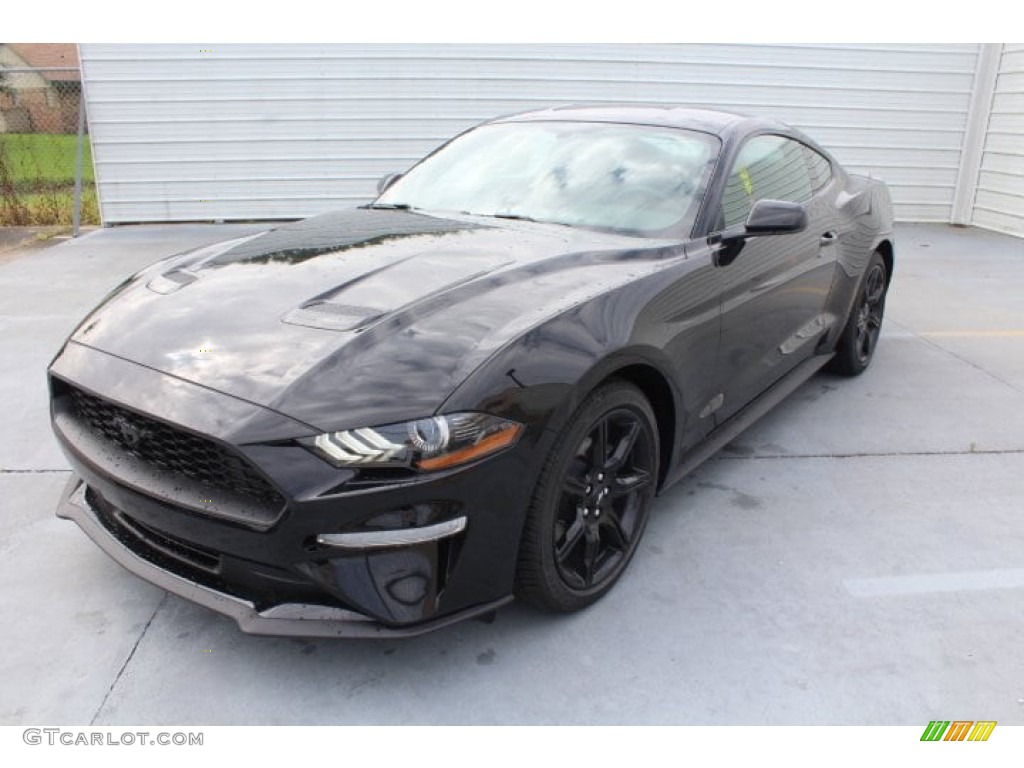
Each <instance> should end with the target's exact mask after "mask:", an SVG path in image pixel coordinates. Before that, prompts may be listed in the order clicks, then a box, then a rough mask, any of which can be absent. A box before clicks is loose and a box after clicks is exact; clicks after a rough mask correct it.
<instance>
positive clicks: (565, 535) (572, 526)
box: [517, 382, 658, 612]
mask: <svg viewBox="0 0 1024 768" xmlns="http://www.w3.org/2000/svg"><path fill="white" fill-rule="evenodd" d="M657 479H658V437H657V427H656V426H655V419H654V415H653V413H652V411H651V407H650V405H649V404H648V402H647V400H646V399H645V398H644V396H643V394H642V393H641V392H640V391H639V390H638V389H636V388H635V387H633V386H632V385H630V384H627V383H625V382H612V383H610V384H607V385H605V386H603V387H601V388H600V389H598V390H596V391H595V392H594V393H593V394H591V395H590V397H588V398H587V400H586V401H584V403H583V404H582V405H581V406H580V408H579V410H578V411H577V413H576V416H575V418H574V419H573V421H572V422H571V423H570V424H569V425H568V427H567V428H566V429H565V431H564V432H563V433H562V435H561V436H560V439H559V441H558V442H557V443H556V445H555V447H554V448H553V449H552V454H551V457H550V460H549V462H548V464H547V466H546V467H545V469H544V471H543V473H542V476H541V479H540V482H539V483H538V485H537V491H536V495H535V498H534V501H533V504H532V506H531V510H530V514H529V517H528V519H527V522H526V525H525V527H524V533H523V541H522V545H521V547H520V557H519V573H518V577H517V594H518V595H519V596H520V597H522V598H524V599H526V600H527V601H528V602H531V603H533V604H534V605H536V606H538V607H541V608H544V609H547V610H551V611H558V612H569V611H574V610H579V609H580V608H584V607H586V606H587V605H590V604H591V603H593V602H594V601H595V600H597V599H598V598H599V597H601V596H602V595H603V594H604V593H606V592H607V591H608V590H609V589H610V588H611V587H612V585H613V584H614V583H615V582H616V581H617V580H618V578H619V576H620V575H621V574H622V572H623V570H625V568H626V565H627V564H628V563H629V561H630V559H631V558H632V556H633V554H634V552H635V551H636V548H637V545H638V543H639V541H640V537H641V535H642V534H643V531H644V528H645V527H646V524H647V516H648V512H649V509H650V505H651V500H652V499H653V496H654V492H655V489H656V486H657Z"/></svg>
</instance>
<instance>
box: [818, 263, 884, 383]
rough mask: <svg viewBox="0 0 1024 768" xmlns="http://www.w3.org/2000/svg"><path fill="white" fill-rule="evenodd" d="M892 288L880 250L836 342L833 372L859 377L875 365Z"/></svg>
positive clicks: (831, 368)
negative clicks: (886, 296) (886, 305)
mask: <svg viewBox="0 0 1024 768" xmlns="http://www.w3.org/2000/svg"><path fill="white" fill-rule="evenodd" d="M888 287H889V280H888V275H887V274H886V268H885V261H884V260H883V259H882V256H881V254H879V253H878V252H877V251H876V252H875V253H873V254H872V255H871V261H869V262H868V268H867V269H866V270H864V277H863V279H862V280H861V284H860V290H858V291H857V300H856V301H855V302H854V303H853V308H852V309H851V310H850V317H849V318H848V319H847V321H846V327H845V328H843V333H842V334H841V335H840V337H839V341H838V342H837V343H836V354H835V357H833V358H832V360H831V361H830V362H829V370H831V371H832V372H833V373H838V374H841V375H843V376H858V375H860V374H861V373H863V372H864V371H865V370H867V367H868V366H869V365H871V360H872V359H873V358H874V356H875V349H876V347H877V346H878V338H879V336H880V335H881V332H882V318H883V316H884V314H885V294H886V291H887V290H888Z"/></svg>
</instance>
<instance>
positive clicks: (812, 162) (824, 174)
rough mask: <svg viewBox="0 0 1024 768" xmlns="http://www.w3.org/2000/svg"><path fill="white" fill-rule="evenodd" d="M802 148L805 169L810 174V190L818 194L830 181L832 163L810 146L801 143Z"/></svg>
mask: <svg viewBox="0 0 1024 768" xmlns="http://www.w3.org/2000/svg"><path fill="white" fill-rule="evenodd" d="M801 146H802V147H803V150H804V159H806V160H807V170H808V172H809V173H810V174H811V191H812V192H813V193H814V194H818V193H819V192H821V190H823V189H824V188H825V187H826V186H827V185H828V183H829V182H830V181H832V164H831V163H830V162H829V161H828V158H826V157H823V156H822V155H819V154H818V153H817V152H815V151H814V150H813V149H811V148H810V147H808V146H806V145H804V144H801Z"/></svg>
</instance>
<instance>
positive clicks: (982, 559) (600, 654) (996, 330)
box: [0, 225, 1024, 727]
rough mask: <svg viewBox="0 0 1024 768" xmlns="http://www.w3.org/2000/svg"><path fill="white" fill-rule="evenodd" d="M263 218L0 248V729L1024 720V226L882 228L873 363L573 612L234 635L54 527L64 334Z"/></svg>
mask: <svg viewBox="0 0 1024 768" xmlns="http://www.w3.org/2000/svg"><path fill="white" fill-rule="evenodd" d="M259 228H260V227H259V226H257V225H230V226H202V225H184V226H151V227H134V228H120V229H109V230H101V231H98V232H95V233H92V234H90V235H87V236H85V237H83V238H81V239H79V240H76V241H72V242H65V243H62V244H60V245H56V246H54V247H51V248H48V249H46V250H43V251H38V250H37V251H34V252H32V253H26V254H24V255H20V256H16V257H11V255H10V252H8V253H7V254H5V258H4V259H3V260H2V262H0V359H2V360H3V363H4V364H3V366H2V369H0V413H2V414H3V437H4V439H3V440H2V441H0V594H3V596H4V599H3V601H2V603H0V643H2V647H3V648H4V653H3V656H2V658H0V680H2V681H3V684H2V685H0V723H3V724H22V723H33V724H57V723H61V724H66V725H72V724H88V723H95V724H149V725H163V724H262V723H295V724H301V723H306V724H316V723H332V724H352V723H380V724H402V723H674V724H774V723H789V724H878V725H897V724H898V725H915V726H921V727H923V726H924V725H925V724H926V723H927V722H928V721H929V720H933V719H948V720H955V719H979V720H980V719H988V720H998V721H999V723H1000V724H1024V643H1021V635H1022V629H1024V618H1022V617H1024V520H1022V512H1024V510H1022V503H1021V502H1022V501H1024V482H1022V479H1021V478H1022V477H1024V301H1022V296H1024V241H1021V240H1019V239H1014V238H1011V237H1006V236H1001V235H996V234H992V233H987V232H983V231H979V230H965V229H953V228H949V227H945V226H939V225H916V226H909V225H907V226H901V227H900V228H899V231H898V233H897V234H898V241H897V242H898V245H897V262H896V263H897V267H896V278H895V283H894V286H893V290H892V292H891V294H890V300H889V304H888V317H887V320H886V326H885V333H884V339H883V341H882V344H881V346H880V348H879V351H878V356H877V358H876V360H875V362H874V365H873V366H872V368H871V370H870V371H869V372H868V373H867V374H866V375H864V376H863V377H861V378H859V379H856V380H844V379H839V378H835V377H831V376H827V375H819V376H817V377H816V378H814V379H812V380H811V381H810V382H808V383H807V384H806V385H805V386H804V387H803V388H802V389H800V390H799V391H798V392H796V393H795V394H794V396H793V397H792V398H791V399H790V400H789V401H787V402H786V403H784V404H783V405H782V406H780V407H779V408H778V409H776V411H775V412H773V413H772V414H770V415H769V416H768V417H766V418H765V419H764V420H763V421H762V422H761V423H759V424H758V425H757V426H755V427H754V428H753V429H752V430H750V431H749V432H748V433H746V434H745V435H743V436H742V437H741V438H740V439H739V440H737V441H736V442H735V443H733V444H732V445H730V446H729V447H728V448H727V449H726V450H725V451H723V452H722V453H721V454H720V455H719V456H718V457H717V458H715V459H713V460H712V461H710V462H708V463H707V464H705V465H704V466H703V467H702V468H701V469H700V470H699V471H698V472H697V473H696V474H694V475H692V476H691V477H689V478H687V479H686V480H684V481H683V482H682V483H680V484H678V485H676V486H675V487H673V488H672V489H671V490H669V491H668V492H667V493H666V494H665V495H664V496H663V497H662V498H661V499H660V500H659V501H658V502H657V504H656V506H655V510H654V514H653V518H652V520H651V523H650V526H649V529H648V532H647V535H646V537H645V540H644V542H643V544H642V545H641V551H640V552H639V553H638V556H637V558H636V560H635V561H634V562H633V564H632V565H631V567H630V569H629V571H628V572H627V574H626V575H625V577H624V579H623V581H622V582H621V583H620V584H619V585H618V586H617V587H616V589H615V590H614V591H613V592H612V593H611V594H610V595H609V596H608V597H607V598H606V599H604V600H602V601H601V602H599V603H598V604H597V605H595V606H594V607H593V608H591V609H590V610H587V611H585V612H583V613H581V614H578V615H575V616H571V617H568V618H552V617H548V616H543V615H538V614H536V613H534V612H532V611H530V610H528V609H526V608H524V607H521V606H517V605H512V606H510V607H508V608H506V609H503V610H502V611H501V612H500V613H499V615H498V617H497V620H496V621H495V622H494V623H491V624H484V623H480V622H469V623H464V624H462V625H459V626H456V627H453V628H449V629H447V630H443V631H441V632H439V633H435V634H433V635H428V636H425V637H420V638H416V639H412V640H407V641H401V642H397V641H387V642H353V641H332V642H325V641H317V642H310V641H305V640H287V639H284V640H282V639H273V638H255V637H248V636H246V635H243V634H242V633H241V632H239V631H238V629H237V628H236V626H235V625H234V623H232V622H231V621H230V620H228V619H225V618H222V617H221V616H219V615H217V614H214V613H211V612H209V611H207V610H204V609H202V608H199V607H196V606H194V605H192V604H189V603H187V602H184V601H182V600H179V599H178V598H175V597H171V596H168V595H165V594H164V593H163V592H162V591H161V590H159V589H156V588H155V587H152V586H150V585H149V584H147V583H145V582H143V581H141V580H139V579H138V578H136V577H134V576H132V575H130V574H129V573H127V572H126V571H124V570H122V569H121V568H120V566H118V565H117V564H115V563H114V562H113V561H112V560H110V559H109V558H108V557H107V556H106V555H104V554H103V553H102V552H101V551H100V550H99V549H98V548H97V547H96V546H95V545H93V544H92V543H91V542H90V541H89V540H88V539H87V538H86V537H85V535H84V534H83V533H82V532H81V531H80V530H78V528H77V527H76V526H74V525H73V524H71V523H68V522H64V521H59V520H57V519H55V518H54V516H53V509H54V506H55V504H56V502H57V499H58V495H59V493H60V490H61V487H62V486H63V484H64V482H65V480H66V478H67V469H66V464H65V463H64V460H63V458H62V457H61V454H60V452H59V450H58V449H57V446H56V444H55V442H54V440H53V438H52V436H51V434H50V431H49V427H48V424H47V411H46V392H45V380H44V370H45V367H46V364H47V363H48V361H49V360H50V358H51V357H52V356H53V354H54V353H55V352H56V351H57V349H58V347H59V345H60V343H61V341H62V340H63V339H64V337H65V336H66V335H67V334H68V333H69V332H70V331H71V329H72V328H73V327H74V325H75V324H76V322H77V321H78V320H79V319H80V318H81V317H82V316H83V314H84V313H85V312H86V311H87V310H88V309H89V308H90V307H91V306H93V305H94V304H95V303H96V302H97V300H98V299H99V298H100V297H102V296H103V295H104V294H105V293H106V292H107V291H108V290H109V289H111V288H112V287H114V286H115V285H116V284H117V283H119V282H120V281H121V280H122V279H123V278H124V277H125V276H126V275H128V274H130V273H131V272H133V271H134V270H135V269H137V268H138V267H140V266H142V265H144V264H146V263H148V262H150V261H153V260H154V259H156V258H158V257H161V256H164V255H167V254H170V253H173V252H175V251H178V250H182V249H184V248H186V247H190V246H195V245H199V244H203V243H206V242H212V241H216V240H219V239H224V238H227V237H229V236H234V235H237V234H243V233H245V232H249V231H253V230H256V229H259Z"/></svg>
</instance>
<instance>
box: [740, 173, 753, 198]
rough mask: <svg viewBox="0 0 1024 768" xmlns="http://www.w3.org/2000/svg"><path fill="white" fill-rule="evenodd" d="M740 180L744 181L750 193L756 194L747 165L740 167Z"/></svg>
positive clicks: (744, 186)
mask: <svg viewBox="0 0 1024 768" xmlns="http://www.w3.org/2000/svg"><path fill="white" fill-rule="evenodd" d="M740 181H742V182H743V188H744V189H745V190H747V194H748V195H752V194H754V182H752V181H751V180H750V171H748V170H747V169H746V168H745V167H744V168H740Z"/></svg>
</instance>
